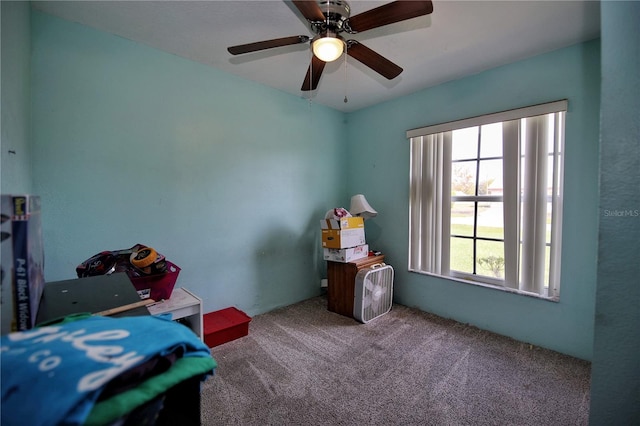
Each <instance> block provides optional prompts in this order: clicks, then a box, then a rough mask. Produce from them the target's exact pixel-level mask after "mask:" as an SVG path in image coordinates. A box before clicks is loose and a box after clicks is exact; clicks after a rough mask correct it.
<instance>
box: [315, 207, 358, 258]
mask: <svg viewBox="0 0 640 426" xmlns="http://www.w3.org/2000/svg"><path fill="white" fill-rule="evenodd" d="M320 228H321V232H322V247H323V249H324V250H323V251H324V259H325V260H330V261H333V262H351V261H353V260H356V259H361V258H363V257H367V255H368V249H369V248H368V246H367V245H366V239H365V235H364V219H363V218H361V217H344V218H341V219H323V220H321V221H320Z"/></svg>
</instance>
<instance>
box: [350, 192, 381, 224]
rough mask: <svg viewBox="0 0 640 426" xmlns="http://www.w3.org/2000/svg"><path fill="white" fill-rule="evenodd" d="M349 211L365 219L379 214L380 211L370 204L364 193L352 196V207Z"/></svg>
mask: <svg viewBox="0 0 640 426" xmlns="http://www.w3.org/2000/svg"><path fill="white" fill-rule="evenodd" d="M349 213H351V214H352V215H354V216H360V217H363V218H365V219H369V218H372V217H375V216H376V215H377V214H378V212H377V211H375V210H374V209H373V207H371V206H370V205H369V203H368V202H367V199H366V198H364V195H362V194H357V195H354V196H353V197H351V208H350V209H349Z"/></svg>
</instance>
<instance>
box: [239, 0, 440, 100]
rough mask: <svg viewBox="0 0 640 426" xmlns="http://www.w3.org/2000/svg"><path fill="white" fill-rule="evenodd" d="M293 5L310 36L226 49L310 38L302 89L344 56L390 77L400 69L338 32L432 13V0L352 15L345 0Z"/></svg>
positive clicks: (248, 48) (258, 47) (298, 0)
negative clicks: (325, 68)
mask: <svg viewBox="0 0 640 426" xmlns="http://www.w3.org/2000/svg"><path fill="white" fill-rule="evenodd" d="M293 4H294V5H295V6H296V7H297V8H298V10H299V11H300V13H302V15H303V16H304V17H305V18H306V19H307V21H309V24H310V27H311V31H312V32H313V33H314V34H315V36H313V38H310V37H309V36H306V35H298V36H291V37H282V38H276V39H272V40H264V41H258V42H255V43H248V44H241V45H238V46H231V47H229V48H227V50H228V51H229V53H231V54H232V55H241V54H244V53H250V52H257V51H259V50H265V49H272V48H274V47H282V46H289V45H293V44H299V43H307V42H308V41H311V48H312V50H313V56H312V58H311V64H310V65H309V69H308V70H307V75H306V77H305V79H304V82H303V83H302V87H301V90H303V91H309V90H315V89H316V88H317V87H318V82H319V81H320V77H321V76H322V71H323V70H324V67H325V65H326V63H327V62H332V61H335V60H336V59H338V58H339V57H340V56H342V54H343V53H344V51H345V50H346V52H347V55H349V56H351V57H352V58H354V59H356V60H358V61H360V62H362V63H363V64H364V65H366V66H368V67H369V68H371V69H372V70H374V71H375V72H377V73H378V74H380V75H382V76H383V77H385V78H387V79H389V80H392V79H394V78H396V77H397V76H398V75H400V73H401V72H402V68H400V67H399V66H398V65H396V64H394V63H393V62H391V61H390V60H388V59H387V58H385V57H383V56H381V55H380V54H378V53H376V52H375V51H373V50H371V49H369V48H368V47H366V46H365V45H363V44H362V43H360V42H358V41H356V40H345V39H344V38H343V37H342V36H341V35H340V34H341V33H348V34H356V33H360V32H363V31H367V30H370V29H373V28H378V27H382V26H384V25H389V24H393V23H396V22H400V21H404V20H407V19H412V18H416V17H418V16H422V15H428V14H430V13H431V12H433V4H432V3H431V1H428V0H427V1H417V0H409V1H394V2H391V3H387V4H384V5H382V6H379V7H376V8H374V9H371V10H368V11H366V12H363V13H360V14H358V15H355V16H351V17H350V16H349V14H350V11H351V8H350V7H349V4H348V3H347V2H346V1H344V0H317V1H316V0H293Z"/></svg>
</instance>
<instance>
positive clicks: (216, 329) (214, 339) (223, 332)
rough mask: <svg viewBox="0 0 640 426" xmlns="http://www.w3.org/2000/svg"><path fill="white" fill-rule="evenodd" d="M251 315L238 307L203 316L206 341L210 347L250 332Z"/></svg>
mask: <svg viewBox="0 0 640 426" xmlns="http://www.w3.org/2000/svg"><path fill="white" fill-rule="evenodd" d="M249 322H251V317H249V316H248V315H247V314H245V313H244V312H242V311H241V310H239V309H236V308H233V307H231V308H225V309H221V310H219V311H215V312H209V313H208V314H204V315H203V317H202V324H203V328H204V342H205V343H206V344H207V346H208V347H210V348H213V347H214V346H218V345H221V344H223V343H227V342H230V341H232V340H235V339H239V338H240V337H244V336H246V335H247V334H249Z"/></svg>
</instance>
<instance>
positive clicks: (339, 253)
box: [323, 244, 369, 263]
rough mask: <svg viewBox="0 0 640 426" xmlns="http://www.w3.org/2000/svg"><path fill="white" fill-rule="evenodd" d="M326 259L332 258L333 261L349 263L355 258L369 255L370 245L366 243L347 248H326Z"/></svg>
mask: <svg viewBox="0 0 640 426" xmlns="http://www.w3.org/2000/svg"><path fill="white" fill-rule="evenodd" d="M323 251H324V260H330V261H332V262H343V263H348V262H351V261H353V260H357V259H362V258H363V257H367V256H368V255H369V245H368V244H364V245H362V246H356V247H351V248H346V249H332V248H325V249H324V250H323Z"/></svg>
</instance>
